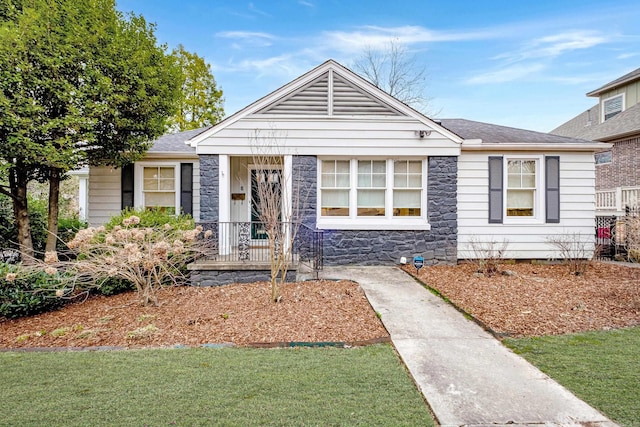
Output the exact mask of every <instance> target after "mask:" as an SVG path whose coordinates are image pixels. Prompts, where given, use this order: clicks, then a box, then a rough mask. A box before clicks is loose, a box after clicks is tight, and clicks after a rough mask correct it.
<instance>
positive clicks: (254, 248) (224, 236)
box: [198, 221, 324, 273]
mask: <svg viewBox="0 0 640 427" xmlns="http://www.w3.org/2000/svg"><path fill="white" fill-rule="evenodd" d="M198 224H199V225H201V226H202V228H203V229H204V230H205V231H207V230H211V232H212V236H211V238H212V239H213V241H214V242H217V243H216V244H215V245H214V247H213V249H212V252H211V254H210V255H209V256H208V257H207V259H208V260H210V261H216V262H220V263H243V264H252V263H253V264H267V263H269V262H270V261H271V253H270V248H269V239H268V236H267V233H266V229H265V227H264V224H263V223H261V222H219V221H200V222H198ZM279 226H280V227H282V228H281V231H282V233H280V235H281V236H283V238H282V241H279V242H276V248H278V246H277V245H284V246H283V247H282V248H283V249H284V253H285V254H286V255H287V257H288V258H289V259H288V261H289V262H290V263H291V264H293V263H294V261H296V262H297V261H301V262H306V263H309V265H310V267H311V268H312V269H313V271H314V272H316V273H317V272H318V271H320V270H322V267H323V258H324V252H323V247H324V239H323V232H322V230H316V229H313V228H310V227H308V226H306V225H304V224H301V225H299V226H297V225H294V224H291V223H286V222H283V223H280V225H279ZM294 226H296V227H297V228H296V229H294V228H293V227H294ZM294 230H295V231H296V233H295V239H294V241H293V242H292V241H291V236H292V234H293V231H294ZM289 245H292V246H291V247H290V248H289ZM289 249H290V250H289Z"/></svg>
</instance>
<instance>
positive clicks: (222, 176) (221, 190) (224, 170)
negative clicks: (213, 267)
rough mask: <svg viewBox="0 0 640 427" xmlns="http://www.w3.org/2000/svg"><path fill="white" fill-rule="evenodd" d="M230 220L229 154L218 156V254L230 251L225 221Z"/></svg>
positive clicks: (226, 253) (227, 253) (225, 253)
mask: <svg viewBox="0 0 640 427" xmlns="http://www.w3.org/2000/svg"><path fill="white" fill-rule="evenodd" d="M230 221H231V161H230V159H229V156H227V155H225V154H220V155H219V156H218V228H219V230H218V248H219V249H218V251H219V253H220V255H229V254H230V253H231V241H230V236H228V235H227V233H226V230H225V229H224V227H225V226H226V224H225V223H228V222H230Z"/></svg>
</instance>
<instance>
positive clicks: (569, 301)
mask: <svg viewBox="0 0 640 427" xmlns="http://www.w3.org/2000/svg"><path fill="white" fill-rule="evenodd" d="M405 269H406V270H407V271H409V272H411V273H412V274H415V269H414V268H413V267H412V266H411V267H410V266H407V267H406V268H405ZM501 270H503V271H504V270H511V271H512V272H514V273H516V275H515V276H505V275H500V274H498V275H496V276H493V277H489V278H486V277H477V276H478V275H474V273H475V272H476V266H474V265H473V264H460V265H457V266H434V267H426V268H423V269H422V270H421V271H420V279H421V280H422V281H423V282H424V283H426V284H427V285H428V286H430V287H432V288H434V289H436V290H437V291H438V292H440V293H441V294H442V295H444V296H445V297H447V298H448V299H449V300H451V302H452V303H453V304H454V305H456V306H457V307H459V308H460V309H462V310H464V311H465V312H467V313H469V314H471V315H472V316H473V317H475V318H476V319H478V320H479V321H480V322H481V323H482V324H484V325H485V326H486V327H487V328H488V329H490V330H491V331H493V332H494V333H496V334H498V335H501V336H514V337H523V336H540V335H558V334H567V333H575V332H581V331H588V330H606V329H612V328H623V327H629V326H635V325H639V324H640V268H633V267H627V266H622V265H616V264H611V263H602V262H595V263H593V264H592V266H591V267H590V268H589V269H588V271H587V273H586V275H584V276H574V275H571V274H569V272H568V269H567V267H566V266H564V265H532V264H515V265H503V266H501Z"/></svg>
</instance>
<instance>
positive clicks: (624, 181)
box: [596, 137, 640, 190]
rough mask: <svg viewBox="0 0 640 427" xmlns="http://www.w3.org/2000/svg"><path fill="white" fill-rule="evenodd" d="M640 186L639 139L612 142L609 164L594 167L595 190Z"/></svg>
mask: <svg viewBox="0 0 640 427" xmlns="http://www.w3.org/2000/svg"><path fill="white" fill-rule="evenodd" d="M626 186H640V137H635V138H630V139H623V140H620V141H616V142H614V145H613V148H612V149H611V163H608V164H602V165H596V190H610V189H614V188H616V187H626Z"/></svg>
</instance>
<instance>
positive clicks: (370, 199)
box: [358, 160, 387, 216]
mask: <svg viewBox="0 0 640 427" xmlns="http://www.w3.org/2000/svg"><path fill="white" fill-rule="evenodd" d="M386 192H387V162H386V160H358V216H385V205H386V203H385V195H386Z"/></svg>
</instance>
